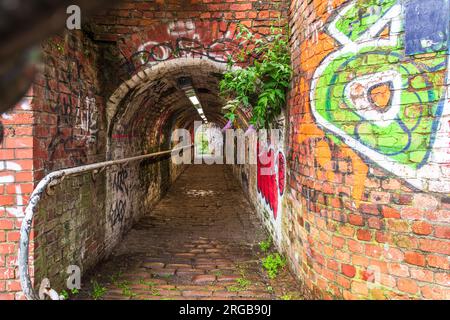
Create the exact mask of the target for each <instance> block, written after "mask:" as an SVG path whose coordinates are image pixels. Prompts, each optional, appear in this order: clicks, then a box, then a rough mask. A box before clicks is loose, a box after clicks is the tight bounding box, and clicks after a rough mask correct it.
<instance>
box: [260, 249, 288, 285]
mask: <svg viewBox="0 0 450 320" xmlns="http://www.w3.org/2000/svg"><path fill="white" fill-rule="evenodd" d="M262 265H263V268H264V269H265V270H266V272H267V275H268V276H269V278H270V279H274V278H276V276H277V275H278V273H279V272H280V270H281V269H282V268H284V267H285V266H286V260H285V259H284V258H283V257H281V255H280V254H279V253H272V254H269V255H268V256H267V257H266V258H264V259H263V260H262Z"/></svg>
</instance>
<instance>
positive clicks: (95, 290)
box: [91, 280, 107, 300]
mask: <svg viewBox="0 0 450 320" xmlns="http://www.w3.org/2000/svg"><path fill="white" fill-rule="evenodd" d="M91 284H92V291H91V297H92V299H94V300H100V299H101V298H103V296H104V295H105V294H106V291H107V289H106V288H105V287H103V286H101V285H100V284H99V283H98V282H97V281H96V280H92V281H91Z"/></svg>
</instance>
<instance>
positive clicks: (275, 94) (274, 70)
mask: <svg viewBox="0 0 450 320" xmlns="http://www.w3.org/2000/svg"><path fill="white" fill-rule="evenodd" d="M287 33H288V32H283V30H282V29H281V28H276V27H272V28H271V34H270V35H269V37H267V38H262V37H260V36H259V35H254V34H253V33H252V32H251V31H250V30H249V29H248V28H247V27H245V26H243V25H241V26H239V32H238V35H237V38H238V39H242V40H243V43H244V44H245V46H244V47H245V48H244V49H242V50H241V51H240V52H239V53H238V55H237V56H238V60H239V61H241V62H243V61H253V62H252V64H251V65H249V66H248V67H247V68H246V69H235V70H232V67H233V65H234V62H233V60H232V58H231V57H229V59H228V67H229V69H228V72H227V73H225V75H224V78H223V80H222V81H221V82H220V86H219V88H220V91H221V95H222V96H223V97H225V98H226V99H228V100H230V99H231V100H232V103H231V104H230V103H228V104H227V106H225V108H224V111H225V112H226V114H225V118H227V119H229V120H231V121H234V120H235V119H236V116H235V114H236V111H237V109H238V108H242V107H244V108H246V109H249V108H250V109H251V110H252V114H253V116H252V118H251V119H250V123H251V124H253V125H254V126H255V127H257V128H269V127H270V125H271V124H272V123H273V122H274V121H275V120H276V119H277V117H278V116H279V115H280V114H281V111H282V108H283V107H284V105H285V104H286V91H287V89H288V88H289V86H290V81H291V77H292V68H291V57H290V52H289V41H288V36H287ZM248 48H252V49H251V50H250V49H248ZM255 54H256V56H257V57H258V59H254V56H255ZM230 105H232V106H231V107H230Z"/></svg>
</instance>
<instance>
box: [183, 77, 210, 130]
mask: <svg viewBox="0 0 450 320" xmlns="http://www.w3.org/2000/svg"><path fill="white" fill-rule="evenodd" d="M183 90H184V92H185V93H186V96H187V97H188V98H189V100H190V101H191V103H192V104H193V105H194V108H195V109H197V112H198V114H199V115H200V117H201V118H202V120H203V122H205V123H208V119H207V118H206V116H205V113H204V111H203V108H202V104H201V103H200V100H199V98H198V97H197V94H196V93H195V90H194V88H192V87H191V86H189V87H185V88H183Z"/></svg>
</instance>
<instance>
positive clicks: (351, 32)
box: [283, 0, 450, 299]
mask: <svg viewBox="0 0 450 320" xmlns="http://www.w3.org/2000/svg"><path fill="white" fill-rule="evenodd" d="M449 21H450V10H449V3H448V1H447V0H442V1H438V0H436V1H435V0H433V1H426V2H424V1H401V0H398V1H397V0H386V1H383V0H367V1H360V0H355V1H337V0H334V1H332V0H322V1H321V0H315V1H310V2H305V1H293V2H292V4H291V25H292V26H293V30H294V31H293V35H292V40H291V41H292V46H293V63H294V69H295V78H294V82H293V88H292V92H291V96H290V106H289V117H290V121H289V122H290V124H291V125H290V128H289V139H290V141H289V147H290V152H289V155H288V166H289V167H290V168H291V171H290V172H289V175H288V178H287V181H288V184H289V186H290V191H289V192H288V194H287V195H286V197H287V208H288V209H287V210H285V211H286V212H287V214H286V219H287V220H286V223H285V225H286V227H285V228H284V229H283V232H284V247H285V250H286V252H288V254H289V257H290V259H291V261H292V262H293V265H295V266H297V267H296V272H297V273H298V274H299V275H300V277H301V278H302V279H304V281H305V283H306V284H307V285H308V287H309V288H310V289H311V290H313V291H315V292H316V294H317V295H320V296H322V297H328V298H332V297H334V298H336V297H337V298H346V299H351V298H365V297H370V298H381V299H383V298H426V299H431V298H438V299H439V298H449V292H450V291H449V290H450V287H449V259H448V258H449V255H450V251H449V248H450V241H449V239H450V226H449V220H448V217H449V210H450V198H449V193H450V189H449V188H450V171H449V170H450V106H449V103H450V100H449V98H450V97H449V96H448V85H447V84H448V83H449V82H448V78H449V77H448V74H449V72H450V69H449V61H448V44H447V43H448V37H449V29H448V26H449ZM306 26H308V27H306ZM312 26H314V28H313V27H312Z"/></svg>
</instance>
